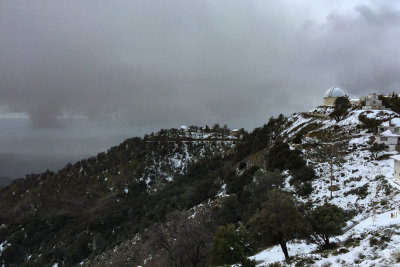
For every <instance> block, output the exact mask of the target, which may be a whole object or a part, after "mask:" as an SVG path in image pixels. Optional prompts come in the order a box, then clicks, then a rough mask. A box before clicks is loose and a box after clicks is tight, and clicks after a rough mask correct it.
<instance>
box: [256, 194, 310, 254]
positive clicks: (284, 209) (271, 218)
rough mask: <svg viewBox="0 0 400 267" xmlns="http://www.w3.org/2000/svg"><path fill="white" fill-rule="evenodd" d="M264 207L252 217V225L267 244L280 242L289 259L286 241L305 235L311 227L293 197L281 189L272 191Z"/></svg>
mask: <svg viewBox="0 0 400 267" xmlns="http://www.w3.org/2000/svg"><path fill="white" fill-rule="evenodd" d="M262 207H263V208H262V210H261V211H260V212H258V213H256V214H255V215H254V216H253V217H252V218H251V219H250V225H251V226H252V228H253V230H254V231H255V233H256V235H257V236H259V237H260V238H261V239H262V241H263V242H264V243H265V244H279V245H280V246H281V248H282V252H283V254H284V255H285V258H286V259H289V253H288V249H287V246H286V243H287V242H288V241H289V240H291V239H294V238H297V237H303V236H304V234H305V233H306V232H307V229H309V227H308V226H307V222H306V221H305V220H304V217H303V215H302V213H300V212H299V210H298V208H297V206H296V204H295V202H294V200H293V198H292V197H291V196H289V195H287V194H285V193H283V192H281V191H279V190H276V189H274V190H272V191H270V192H269V193H268V197H267V201H266V202H264V203H263V205H262Z"/></svg>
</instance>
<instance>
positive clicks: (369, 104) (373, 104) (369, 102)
mask: <svg viewBox="0 0 400 267" xmlns="http://www.w3.org/2000/svg"><path fill="white" fill-rule="evenodd" d="M361 99H362V100H364V99H365V106H363V107H362V109H363V110H374V109H377V110H382V109H385V106H384V105H382V100H379V98H378V96H377V95H376V94H375V93H373V94H369V95H368V96H367V97H365V98H361Z"/></svg>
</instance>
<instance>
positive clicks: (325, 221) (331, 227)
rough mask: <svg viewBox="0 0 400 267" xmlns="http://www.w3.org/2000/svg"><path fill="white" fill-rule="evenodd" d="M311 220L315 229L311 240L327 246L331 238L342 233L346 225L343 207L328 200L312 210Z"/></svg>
mask: <svg viewBox="0 0 400 267" xmlns="http://www.w3.org/2000/svg"><path fill="white" fill-rule="evenodd" d="M309 220H310V224H311V227H312V230H313V234H312V235H311V241H312V242H314V243H317V244H320V245H323V244H324V245H326V246H328V245H329V244H330V241H329V238H330V237H332V236H337V235H340V234H342V233H343V227H345V226H346V219H345V216H344V211H343V209H341V208H340V207H338V206H336V205H333V204H329V203H327V202H326V203H325V204H324V205H322V206H319V207H317V208H315V209H314V210H312V211H311V213H310V215H309Z"/></svg>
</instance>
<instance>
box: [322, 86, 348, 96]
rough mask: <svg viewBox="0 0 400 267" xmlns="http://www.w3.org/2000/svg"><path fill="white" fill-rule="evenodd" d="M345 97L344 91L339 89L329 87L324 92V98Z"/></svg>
mask: <svg viewBox="0 0 400 267" xmlns="http://www.w3.org/2000/svg"><path fill="white" fill-rule="evenodd" d="M345 95H346V94H345V93H344V91H343V90H342V89H340V88H339V87H331V88H329V89H328V90H327V91H326V92H325V96H324V97H341V96H345Z"/></svg>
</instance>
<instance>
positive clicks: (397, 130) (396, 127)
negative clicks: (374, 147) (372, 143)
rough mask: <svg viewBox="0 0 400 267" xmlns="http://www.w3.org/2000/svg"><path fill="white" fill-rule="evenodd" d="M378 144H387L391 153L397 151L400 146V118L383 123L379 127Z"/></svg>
mask: <svg viewBox="0 0 400 267" xmlns="http://www.w3.org/2000/svg"><path fill="white" fill-rule="evenodd" d="M375 138H376V142H377V143H378V144H381V143H383V144H386V145H388V146H389V151H395V150H397V149H398V146H399V144H400V142H399V140H400V118H393V119H390V120H389V121H386V122H383V123H382V125H381V126H379V127H378V134H377V135H376V136H375Z"/></svg>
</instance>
